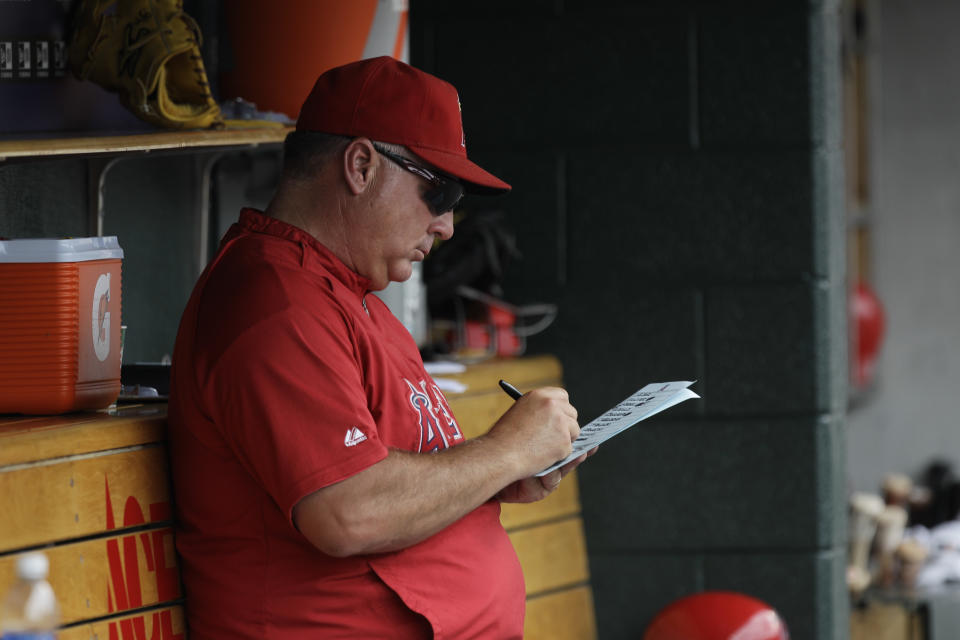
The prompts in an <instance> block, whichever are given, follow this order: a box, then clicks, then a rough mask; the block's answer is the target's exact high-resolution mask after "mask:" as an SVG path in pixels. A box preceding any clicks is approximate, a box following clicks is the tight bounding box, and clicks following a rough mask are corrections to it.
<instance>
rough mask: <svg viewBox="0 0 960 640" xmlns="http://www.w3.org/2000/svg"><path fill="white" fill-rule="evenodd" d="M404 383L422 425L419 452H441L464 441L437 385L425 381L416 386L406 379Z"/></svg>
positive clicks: (412, 406)
mask: <svg viewBox="0 0 960 640" xmlns="http://www.w3.org/2000/svg"><path fill="white" fill-rule="evenodd" d="M403 381H404V382H406V383H407V387H408V388H409V389H410V397H409V400H410V406H411V408H413V410H414V412H415V413H416V414H417V419H418V420H419V423H420V449H419V451H439V450H440V449H446V448H448V447H450V446H452V445H453V444H456V441H457V440H462V439H463V434H462V433H460V426H459V425H458V424H457V421H456V420H455V419H454V417H453V412H452V411H450V407H449V405H447V399H446V398H445V397H444V396H443V392H442V391H440V388H439V387H437V385H435V384H433V382H432V381H431V382H430V383H429V384H428V383H427V382H426V381H425V380H420V382H418V383H416V384H415V383H413V382H410V381H409V380H407V379H406V378H404V379H403Z"/></svg>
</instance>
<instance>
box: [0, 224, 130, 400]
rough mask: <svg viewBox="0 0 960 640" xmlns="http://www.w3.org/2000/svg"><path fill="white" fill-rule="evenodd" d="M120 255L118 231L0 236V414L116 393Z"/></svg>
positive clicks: (104, 397)
mask: <svg viewBox="0 0 960 640" xmlns="http://www.w3.org/2000/svg"><path fill="white" fill-rule="evenodd" d="M122 260H123V250H122V249H121V248H120V244H119V243H118V242H117V238H116V236H109V237H98V238H71V239H68V240H58V239H29V240H7V241H0V413H30V414H40V413H64V412H66V411H74V410H80V409H102V408H104V407H107V406H109V405H110V404H111V403H112V402H114V401H115V400H116V399H117V396H118V395H120V265H121V262H122Z"/></svg>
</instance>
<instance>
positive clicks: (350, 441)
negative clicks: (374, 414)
mask: <svg viewBox="0 0 960 640" xmlns="http://www.w3.org/2000/svg"><path fill="white" fill-rule="evenodd" d="M366 439H367V436H366V434H364V433H363V431H360V429H359V428H357V427H350V428H349V429H347V435H345V436H344V437H343V444H345V445H346V446H348V447H355V446H357V445H358V444H360V443H361V442H363V441H364V440H366Z"/></svg>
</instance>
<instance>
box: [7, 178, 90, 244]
mask: <svg viewBox="0 0 960 640" xmlns="http://www.w3.org/2000/svg"><path fill="white" fill-rule="evenodd" d="M88 235H90V229H89V227H88V220H87V166H86V163H85V162H84V161H82V160H47V161H45V162H34V163H25V164H11V165H3V164H0V237H4V238H57V237H80V236H88Z"/></svg>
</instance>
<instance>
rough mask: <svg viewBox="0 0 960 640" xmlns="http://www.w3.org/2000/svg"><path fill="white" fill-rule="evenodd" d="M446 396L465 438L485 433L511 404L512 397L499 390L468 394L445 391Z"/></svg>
mask: <svg viewBox="0 0 960 640" xmlns="http://www.w3.org/2000/svg"><path fill="white" fill-rule="evenodd" d="M446 396H447V402H449V403H450V408H451V409H452V410H453V415H454V417H455V418H456V419H457V423H458V424H459V425H460V429H461V431H463V435H464V437H466V438H476V437H477V436H482V435H483V434H485V433H486V432H487V431H489V430H490V427H492V426H493V425H494V423H495V422H496V421H497V420H499V419H500V416H502V415H503V414H504V413H505V412H506V411H507V409H509V408H510V407H511V406H513V398H511V397H510V396H508V395H507V394H505V393H504V392H503V391H499V390H498V391H488V392H486V393H478V394H470V395H456V394H453V393H447V394H446Z"/></svg>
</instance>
